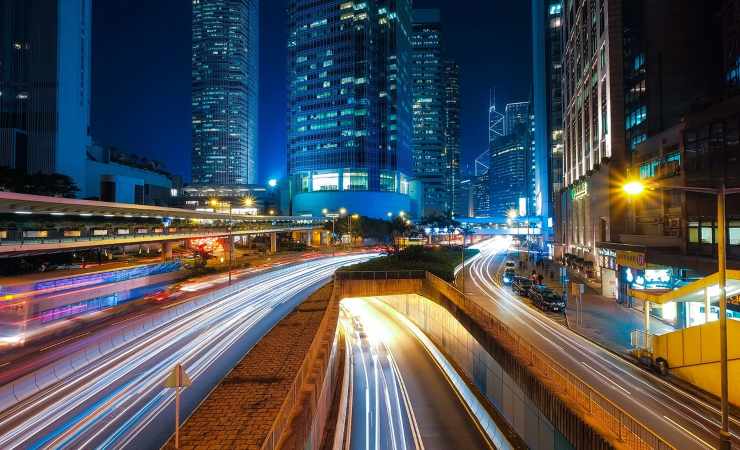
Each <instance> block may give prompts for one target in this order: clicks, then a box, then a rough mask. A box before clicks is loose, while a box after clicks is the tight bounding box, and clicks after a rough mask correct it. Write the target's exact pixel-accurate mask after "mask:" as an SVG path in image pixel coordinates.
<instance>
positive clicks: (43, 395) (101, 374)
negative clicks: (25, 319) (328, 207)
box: [0, 255, 368, 449]
mask: <svg viewBox="0 0 740 450" xmlns="http://www.w3.org/2000/svg"><path fill="white" fill-rule="evenodd" d="M367 257H368V256H367V255H350V256H340V257H335V258H325V259H320V260H314V261H310V262H305V263H301V264H296V265H292V266H290V267H286V268H281V269H277V270H273V271H269V272H267V273H262V274H259V275H256V276H254V277H253V278H251V279H249V280H245V281H243V282H242V284H241V288H240V289H239V290H238V291H236V292H234V293H232V294H230V295H227V296H225V297H222V298H216V297H213V298H212V300H208V301H200V302H198V303H197V305H196V303H195V302H194V300H193V299H185V300H179V299H178V301H177V302H175V303H168V304H163V305H161V306H159V307H157V308H152V309H150V310H148V312H147V313H146V314H142V315H140V316H134V317H131V318H130V320H127V321H125V322H121V323H120V324H117V325H115V326H113V327H112V328H111V327H108V328H106V330H105V331H106V333H102V332H101V334H100V337H99V342H96V337H97V334H96V333H93V334H92V335H89V336H85V338H84V342H86V345H87V346H88V347H89V349H90V351H89V352H86V354H85V358H84V359H80V360H79V361H76V364H74V367H75V370H74V371H72V372H71V373H69V374H68V375H67V376H64V377H62V378H61V380H60V381H55V382H53V383H51V384H50V385H48V386H45V387H44V388H43V389H40V390H37V391H36V392H33V393H31V395H30V396H25V398H23V400H22V401H19V402H18V403H17V404H15V405H13V406H12V407H10V408H7V409H5V410H4V411H2V412H0V448H76V449H83V448H122V447H129V448H158V447H159V446H160V445H161V444H162V443H163V442H164V440H165V439H166V438H167V437H168V436H169V434H170V433H171V432H172V415H174V412H173V409H172V408H173V407H172V403H173V402H172V399H173V392H172V391H171V390H167V389H165V388H164V387H163V380H164V378H165V377H166V375H167V374H168V371H169V370H170V368H171V367H173V366H174V365H175V364H177V363H181V364H183V365H184V367H185V368H186V370H187V372H188V374H189V375H190V377H191V378H192V379H193V387H192V388H189V389H187V390H185V392H184V398H183V409H184V412H185V413H187V412H189V410H192V409H193V408H194V407H195V406H196V405H197V403H198V402H199V401H200V400H201V399H202V398H203V396H204V395H206V394H207V392H208V391H209V390H210V388H211V387H212V386H213V385H214V383H216V382H217V381H218V380H219V379H220V378H221V377H222V376H223V374H225V372H226V371H227V370H228V369H229V368H230V367H231V366H232V365H233V364H234V363H235V362H236V361H237V360H238V359H239V358H240V357H241V355H243V354H244V353H245V352H246V351H247V350H248V348H250V347H251V345H253V344H254V343H255V342H256V341H257V340H258V339H259V338H260V337H261V336H263V335H264V333H266V332H267V331H268V330H269V329H270V328H271V327H272V326H273V325H274V324H275V323H276V322H277V321H278V320H280V318H282V317H283V316H284V315H285V314H287V312H289V311H290V310H291V309H292V308H293V307H294V306H295V304H297V302H299V301H300V299H301V298H304V297H305V295H307V293H308V292H310V291H311V290H312V289H313V288H314V287H315V286H317V285H318V284H320V283H323V282H326V281H327V280H328V278H329V277H330V276H331V275H332V274H333V272H334V270H336V269H337V268H338V267H340V266H342V265H346V264H351V263H354V262H358V261H361V260H364V259H366V258H367ZM170 308H174V309H172V310H170ZM172 311H182V314H179V313H178V314H172ZM163 314H166V320H163V319H162V318H163V317H165V316H163ZM124 328H125V330H124ZM117 330H118V331H122V332H124V333H125V340H124V339H123V338H121V339H120V340H118V339H116V338H115V337H112V336H113V334H115V332H116V331H117ZM70 344H71V343H70ZM65 345H67V344H66V343H62V344H60V346H59V349H60V350H62V351H63V349H64V346H65ZM54 364H58V361H57V362H50V363H49V364H48V367H41V368H39V369H37V372H38V371H45V370H46V372H44V373H46V374H47V375H48V376H51V375H50V374H53V373H54V372H51V370H52V369H54V367H53V366H54ZM57 373H59V372H57ZM39 379H41V378H39Z"/></svg>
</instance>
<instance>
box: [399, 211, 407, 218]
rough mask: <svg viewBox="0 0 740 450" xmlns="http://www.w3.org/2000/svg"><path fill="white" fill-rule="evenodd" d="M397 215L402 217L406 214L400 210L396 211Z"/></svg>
mask: <svg viewBox="0 0 740 450" xmlns="http://www.w3.org/2000/svg"><path fill="white" fill-rule="evenodd" d="M398 215H399V216H401V217H404V216H405V215H406V213H405V212H403V211H401V212H399V213H398Z"/></svg>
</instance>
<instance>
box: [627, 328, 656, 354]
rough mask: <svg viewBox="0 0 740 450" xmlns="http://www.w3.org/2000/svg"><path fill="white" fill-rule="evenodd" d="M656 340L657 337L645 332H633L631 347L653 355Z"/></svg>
mask: <svg viewBox="0 0 740 450" xmlns="http://www.w3.org/2000/svg"><path fill="white" fill-rule="evenodd" d="M654 338H655V335H653V334H650V333H648V332H647V331H645V330H632V331H630V346H631V347H632V348H633V349H637V350H645V351H647V352H650V353H652V352H653V342H654Z"/></svg>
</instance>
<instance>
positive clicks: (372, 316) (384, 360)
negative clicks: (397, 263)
mask: <svg viewBox="0 0 740 450" xmlns="http://www.w3.org/2000/svg"><path fill="white" fill-rule="evenodd" d="M342 326H343V328H344V330H345V331H346V334H347V335H348V339H349V344H350V349H351V351H350V355H351V358H350V360H351V373H352V375H351V379H352V383H351V384H352V395H351V414H350V418H349V420H348V424H349V427H348V429H347V431H348V432H349V435H350V439H349V448H350V449H352V450H380V449H383V450H386V449H388V450H407V449H408V450H411V449H417V450H423V449H426V450H444V449H452V448H459V449H488V448H492V447H491V445H490V444H489V442H488V440H487V439H486V437H485V436H484V435H483V434H482V433H481V431H480V430H479V429H478V427H477V426H476V423H475V421H474V419H473V418H472V416H471V414H470V413H468V410H467V408H466V406H465V405H464V404H463V403H462V400H461V396H458V394H457V393H456V389H455V388H454V386H453V384H452V383H451V382H449V381H448V378H446V376H445V375H444V373H443V371H442V370H441V368H440V367H439V365H438V363H437V362H435V360H434V359H433V357H432V355H431V354H430V352H429V351H428V349H427V348H426V347H425V346H424V345H423V343H422V342H421V341H420V340H419V339H418V338H417V337H416V336H415V334H414V333H413V332H412V330H411V329H410V327H411V326H413V325H410V323H408V322H406V321H404V320H403V319H402V318H400V317H399V314H398V313H394V312H393V310H392V309H391V308H389V307H387V306H384V305H383V304H382V303H381V302H379V301H377V300H373V299H347V300H343V301H342Z"/></svg>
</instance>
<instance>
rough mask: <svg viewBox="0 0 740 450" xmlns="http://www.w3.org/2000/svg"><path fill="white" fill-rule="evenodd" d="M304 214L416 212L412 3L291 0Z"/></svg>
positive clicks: (294, 116) (296, 145) (295, 192)
mask: <svg viewBox="0 0 740 450" xmlns="http://www.w3.org/2000/svg"><path fill="white" fill-rule="evenodd" d="M288 17H289V38H288V58H289V60H288V71H289V73H288V102H289V112H288V173H289V175H290V178H291V191H292V209H293V213H294V214H314V215H319V214H321V211H322V210H324V209H327V210H330V211H335V210H339V209H340V208H346V209H347V210H349V211H351V212H357V213H360V214H366V215H370V216H375V217H385V216H386V214H387V213H388V212H390V213H392V214H398V213H400V211H401V210H403V211H404V212H409V207H410V203H409V198H408V196H407V195H406V194H407V193H408V182H407V181H406V179H405V178H404V176H403V175H401V173H400V171H399V170H400V169H404V168H405V167H407V166H408V160H409V159H410V158H409V155H410V129H411V126H410V120H411V109H410V86H409V75H408V71H407V67H408V66H409V58H410V42H409V33H410V26H411V8H410V3H409V1H408V0H370V1H362V2H359V1H358V2H353V1H339V0H319V1H316V0H291V1H289V4H288Z"/></svg>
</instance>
